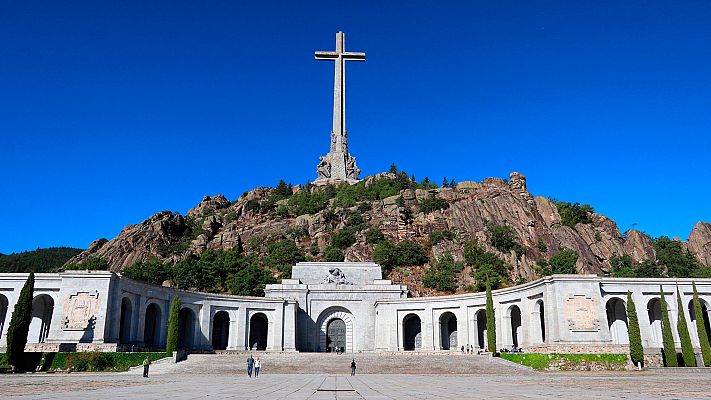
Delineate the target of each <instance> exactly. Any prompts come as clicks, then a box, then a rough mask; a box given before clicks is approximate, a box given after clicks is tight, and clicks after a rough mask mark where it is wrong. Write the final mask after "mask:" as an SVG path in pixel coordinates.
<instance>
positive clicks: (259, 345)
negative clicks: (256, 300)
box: [247, 312, 269, 350]
mask: <svg viewBox="0 0 711 400" xmlns="http://www.w3.org/2000/svg"><path fill="white" fill-rule="evenodd" d="M268 338H269V318H267V316H266V314H264V313H261V312H258V313H255V314H254V315H252V317H251V318H250V319H249V342H248V343H247V344H248V346H249V348H250V349H252V350H266V349H267V343H268Z"/></svg>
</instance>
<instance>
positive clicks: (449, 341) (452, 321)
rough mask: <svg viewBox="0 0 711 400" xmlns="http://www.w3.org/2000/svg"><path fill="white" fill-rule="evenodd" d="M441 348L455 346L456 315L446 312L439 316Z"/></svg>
mask: <svg viewBox="0 0 711 400" xmlns="http://www.w3.org/2000/svg"><path fill="white" fill-rule="evenodd" d="M439 327H440V338H441V339H440V340H441V342H440V343H441V347H442V350H450V349H456V348H457V316H456V315H454V314H453V313H451V312H449V311H448V312H446V313H444V314H442V316H440V317H439Z"/></svg>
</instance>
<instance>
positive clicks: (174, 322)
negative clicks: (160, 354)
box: [165, 296, 180, 353]
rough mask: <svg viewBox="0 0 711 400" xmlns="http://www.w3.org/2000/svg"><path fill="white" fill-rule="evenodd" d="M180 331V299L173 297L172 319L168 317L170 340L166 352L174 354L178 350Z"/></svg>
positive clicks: (167, 342) (167, 341) (166, 345)
mask: <svg viewBox="0 0 711 400" xmlns="http://www.w3.org/2000/svg"><path fill="white" fill-rule="evenodd" d="M179 329H180V297H178V296H175V297H173V302H172V304H171V306H170V317H168V339H167V340H166V344H165V351H166V352H167V353H172V352H174V351H176V350H178V334H179Z"/></svg>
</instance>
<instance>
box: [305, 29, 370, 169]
mask: <svg viewBox="0 0 711 400" xmlns="http://www.w3.org/2000/svg"><path fill="white" fill-rule="evenodd" d="M315 55H316V59H317V60H329V61H333V62H334V64H335V72H334V75H333V128H331V147H330V150H329V152H328V154H326V155H325V156H323V157H321V159H320V160H319V164H318V167H317V168H316V170H317V172H318V177H317V181H318V180H327V179H334V180H336V179H340V180H356V179H358V175H359V174H360V170H359V169H358V167H357V166H356V163H355V157H353V156H351V155H350V154H349V153H348V132H347V131H346V61H365V53H356V52H349V51H346V37H345V34H344V33H343V32H338V33H336V51H317V52H316V54H315Z"/></svg>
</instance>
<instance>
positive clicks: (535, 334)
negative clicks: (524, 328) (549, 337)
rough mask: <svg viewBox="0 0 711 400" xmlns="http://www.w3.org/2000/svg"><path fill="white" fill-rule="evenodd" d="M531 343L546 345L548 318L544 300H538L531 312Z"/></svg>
mask: <svg viewBox="0 0 711 400" xmlns="http://www.w3.org/2000/svg"><path fill="white" fill-rule="evenodd" d="M530 322H531V324H530V327H531V343H545V341H546V316H545V314H544V311H543V300H538V301H536V303H535V304H534V305H533V310H532V311H531V320H530Z"/></svg>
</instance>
